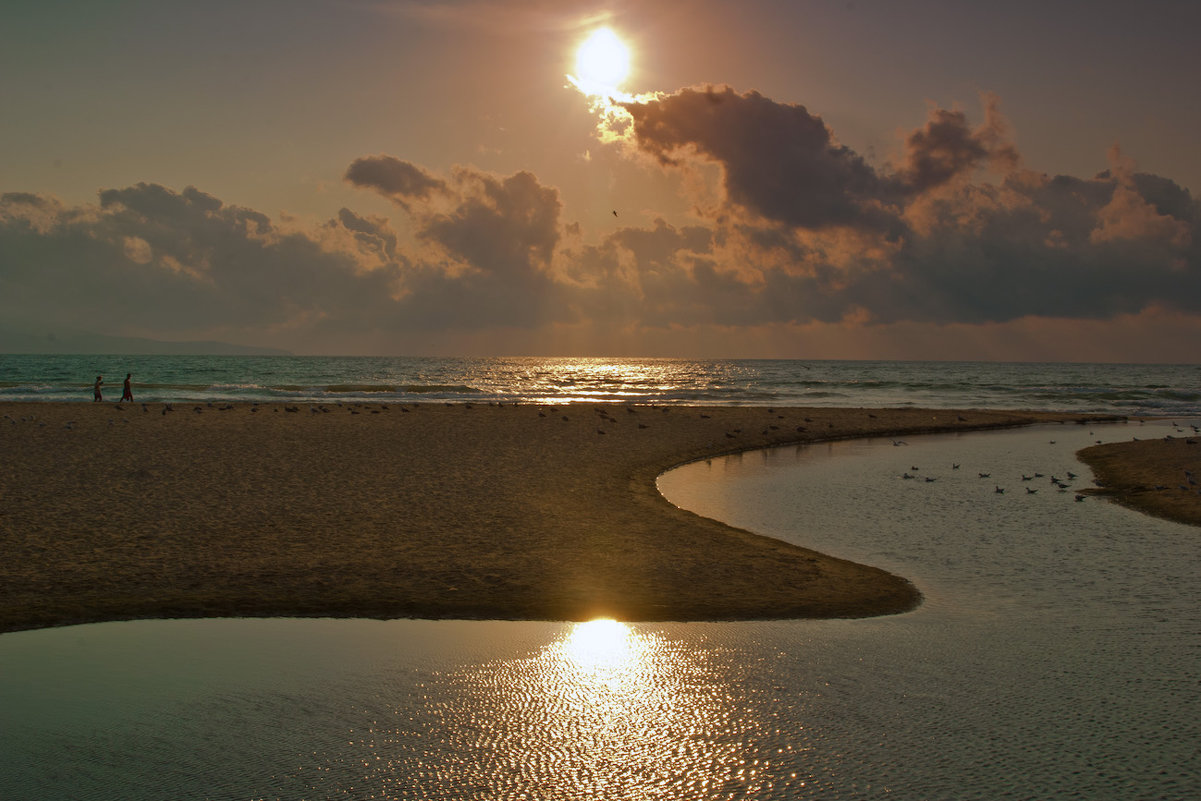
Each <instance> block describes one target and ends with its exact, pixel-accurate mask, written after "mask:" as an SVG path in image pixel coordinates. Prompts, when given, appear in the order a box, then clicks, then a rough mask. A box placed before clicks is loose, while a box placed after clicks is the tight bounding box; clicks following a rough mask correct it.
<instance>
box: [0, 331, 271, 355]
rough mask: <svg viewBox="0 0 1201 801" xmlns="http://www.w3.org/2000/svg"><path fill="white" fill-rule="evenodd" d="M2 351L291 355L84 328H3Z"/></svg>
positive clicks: (213, 343) (251, 348)
mask: <svg viewBox="0 0 1201 801" xmlns="http://www.w3.org/2000/svg"><path fill="white" fill-rule="evenodd" d="M0 353H81V354H84V353H87V354H91V353H95V354H98V355H104V354H120V355H123V356H141V355H149V356H291V355H292V354H291V352H289V351H286V350H280V349H278V348H256V347H250V346H247V345H231V344H230V343H228V342H166V341H163V340H158V339H143V338H142V337H113V336H107V335H105V334H91V333H87V332H84V331H55V332H51V333H47V334H41V335H38V334H30V333H26V332H20V331H8V330H4V329H0Z"/></svg>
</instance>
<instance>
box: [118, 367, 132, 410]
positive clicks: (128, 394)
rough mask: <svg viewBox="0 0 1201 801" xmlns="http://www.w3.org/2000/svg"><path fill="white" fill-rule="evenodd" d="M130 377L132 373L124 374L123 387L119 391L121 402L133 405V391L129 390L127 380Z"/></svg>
mask: <svg viewBox="0 0 1201 801" xmlns="http://www.w3.org/2000/svg"><path fill="white" fill-rule="evenodd" d="M132 375H133V373H126V374H125V386H124V388H123V389H122V390H121V400H123V401H129V402H130V403H133V390H132V389H130V388H129V378H130V376H132Z"/></svg>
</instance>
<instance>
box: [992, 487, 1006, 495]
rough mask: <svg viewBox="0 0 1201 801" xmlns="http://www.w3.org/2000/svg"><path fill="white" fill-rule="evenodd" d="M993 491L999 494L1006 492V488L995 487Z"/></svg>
mask: <svg viewBox="0 0 1201 801" xmlns="http://www.w3.org/2000/svg"><path fill="white" fill-rule="evenodd" d="M993 491H994V492H996V493H997V494H998V495H1004V494H1005V489H1004V488H1003V487H995V488H994V490H993Z"/></svg>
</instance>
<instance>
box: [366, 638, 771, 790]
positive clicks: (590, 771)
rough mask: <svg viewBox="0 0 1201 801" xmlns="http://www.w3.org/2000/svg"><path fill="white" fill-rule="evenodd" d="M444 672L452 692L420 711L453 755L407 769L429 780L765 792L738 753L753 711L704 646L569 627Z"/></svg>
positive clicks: (502, 786) (482, 786)
mask: <svg viewBox="0 0 1201 801" xmlns="http://www.w3.org/2000/svg"><path fill="white" fill-rule="evenodd" d="M447 678H449V679H451V681H452V683H453V684H454V685H455V686H456V691H455V692H454V693H453V694H451V696H450V697H451V698H453V699H454V700H453V701H451V702H450V703H449V704H446V705H439V706H438V707H436V708H435V709H432V710H429V711H430V712H432V713H433V716H434V718H435V721H434V723H433V725H434V726H435V727H436V728H437V729H438V730H440V731H441V732H442V734H440V735H439V736H440V738H442V739H443V740H444V741H445V742H446V743H447V744H448V745H449V746H450V748H451V750H452V751H453V752H454V753H455V754H456V755H457V757H458V758H457V759H456V760H454V761H453V763H452V764H451V765H448V763H447V761H446V759H445V756H444V755H438V756H436V757H435V758H434V760H433V763H432V764H419V766H418V768H417V772H418V773H419V774H420V773H421V772H422V771H424V770H427V769H433V768H434V767H435V766H437V770H438V772H439V776H438V777H437V781H436V782H435V784H437V785H440V786H448V785H449V786H456V787H460V788H477V790H478V792H475V793H472V792H467V793H466V794H465V796H468V797H477V798H485V797H487V798H497V797H505V798H510V797H511V798H517V797H539V798H606V799H610V798H619V799H620V798H631V799H632V798H708V797H713V796H714V795H715V794H724V793H731V792H733V793H734V794H736V795H737V794H740V793H747V792H756V791H757V790H761V789H763V786H764V784H763V778H762V774H761V771H762V770H763V768H764V767H766V765H748V764H746V762H745V761H744V755H745V748H746V742H745V738H746V736H747V733H748V732H750V731H753V730H754V729H755V727H756V726H757V725H759V723H758V722H757V721H756V717H757V716H756V715H755V714H754V713H753V712H752V711H751V710H749V709H748V708H747V707H746V706H745V704H743V703H739V702H738V701H737V699H736V697H735V695H734V694H733V690H732V687H731V686H730V685H729V684H728V683H726V682H724V681H722V680H721V678H720V677H719V676H717V675H714V672H713V666H712V665H710V664H709V663H708V660H706V659H705V657H704V655H703V651H699V652H698V650H697V649H695V648H690V647H688V646H687V645H685V644H684V643H682V642H680V641H678V640H675V639H672V638H669V637H667V636H664V635H663V634H661V633H659V632H657V631H655V630H653V629H649V628H644V627H641V626H632V625H629V624H625V623H620V622H617V621H614V620H593V621H590V622H587V623H578V624H573V625H572V626H571V628H569V629H566V630H564V631H563V633H562V634H561V635H560V636H558V637H557V638H555V639H553V640H552V641H551V642H548V643H547V644H545V645H544V646H542V647H541V648H538V649H537V650H536V651H534V652H532V653H530V654H529V655H527V656H525V657H521V658H517V659H505V660H498V661H495V662H489V663H487V664H484V665H479V666H477V667H475V668H472V669H469V670H466V671H464V672H463V673H460V674H458V675H457V676H453V677H447ZM430 756H434V755H430ZM420 763H424V759H422V760H420ZM388 767H389V768H391V769H392V770H396V769H397V768H400V771H401V772H402V773H405V774H407V775H409V776H410V777H411V776H412V775H413V773H412V768H411V767H410V768H407V769H406V768H403V767H401V765H400V764H398V763H396V762H391V763H389V765H388ZM393 775H395V774H393Z"/></svg>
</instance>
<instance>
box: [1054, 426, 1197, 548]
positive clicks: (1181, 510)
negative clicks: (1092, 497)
mask: <svg viewBox="0 0 1201 801" xmlns="http://www.w3.org/2000/svg"><path fill="white" fill-rule="evenodd" d="M1076 456H1077V457H1078V458H1079V459H1080V461H1082V462H1084V463H1085V464H1086V465H1088V466H1089V468H1090V469H1091V470H1092V471H1093V475H1094V476H1096V479H1097V481H1098V482H1099V483H1100V487H1099V488H1098V489H1097V490H1092V491H1091V492H1092V493H1093V494H1098V495H1107V496H1109V497H1111V498H1113V499H1114V500H1115V501H1117V502H1118V503H1120V504H1122V505H1124V506H1129V507H1130V508H1131V509H1137V510H1138V511H1140V512H1145V513H1147V514H1151V515H1155V516H1156V517H1162V518H1166V519H1168V520H1175V521H1176V522H1178V523H1187V524H1190V525H1194V526H1201V437H1199V436H1197V435H1196V434H1195V433H1194V432H1192V430H1191V427H1190V428H1189V429H1181V430H1180V432H1179V433H1178V434H1177V435H1168V436H1166V437H1161V438H1155V439H1138V438H1135V439H1131V440H1130V441H1129V442H1111V443H1108V444H1105V445H1094V446H1092V447H1091V448H1085V449H1084V450H1082V451H1080V452H1079V453H1077V454H1076Z"/></svg>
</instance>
